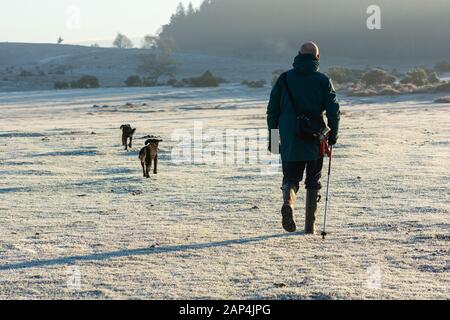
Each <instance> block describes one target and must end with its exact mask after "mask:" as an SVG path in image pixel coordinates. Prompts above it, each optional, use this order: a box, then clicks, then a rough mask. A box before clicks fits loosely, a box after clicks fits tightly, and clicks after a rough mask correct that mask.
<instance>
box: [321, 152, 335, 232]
mask: <svg viewBox="0 0 450 320" xmlns="http://www.w3.org/2000/svg"><path fill="white" fill-rule="evenodd" d="M329 158H330V162H329V164H328V182H327V193H326V198H325V214H324V216H323V231H322V239H324V240H325V237H326V235H327V233H326V231H325V230H326V225H327V209H328V192H329V190H330V176H331V160H332V159H333V146H330V155H329Z"/></svg>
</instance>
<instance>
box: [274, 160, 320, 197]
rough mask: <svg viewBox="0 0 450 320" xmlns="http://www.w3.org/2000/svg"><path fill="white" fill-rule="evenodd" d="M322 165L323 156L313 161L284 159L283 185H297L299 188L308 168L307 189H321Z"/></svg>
mask: <svg viewBox="0 0 450 320" xmlns="http://www.w3.org/2000/svg"><path fill="white" fill-rule="evenodd" d="M322 167H323V158H320V159H319V160H313V161H283V186H285V185H288V186H295V187H296V188H297V190H298V189H299V188H300V181H302V180H303V173H304V172H305V169H306V180H305V185H306V189H311V190H320V189H321V188H322V185H321V184H320V181H319V180H320V178H321V177H322Z"/></svg>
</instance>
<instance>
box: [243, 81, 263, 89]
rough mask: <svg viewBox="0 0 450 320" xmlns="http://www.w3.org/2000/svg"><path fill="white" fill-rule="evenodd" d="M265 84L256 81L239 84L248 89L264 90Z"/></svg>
mask: <svg viewBox="0 0 450 320" xmlns="http://www.w3.org/2000/svg"><path fill="white" fill-rule="evenodd" d="M266 84H267V81H266V80H257V81H247V80H244V81H242V82H241V85H243V86H247V87H249V88H264V86H265V85H266Z"/></svg>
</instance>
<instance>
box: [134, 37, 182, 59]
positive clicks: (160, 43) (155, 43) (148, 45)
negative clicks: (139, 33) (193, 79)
mask: <svg viewBox="0 0 450 320" xmlns="http://www.w3.org/2000/svg"><path fill="white" fill-rule="evenodd" d="M142 49H153V50H157V51H159V53H160V54H164V55H168V56H170V55H171V54H172V52H173V51H174V50H175V49H176V44H175V40H174V39H173V38H164V37H159V36H152V35H146V36H145V37H144V40H143V41H142Z"/></svg>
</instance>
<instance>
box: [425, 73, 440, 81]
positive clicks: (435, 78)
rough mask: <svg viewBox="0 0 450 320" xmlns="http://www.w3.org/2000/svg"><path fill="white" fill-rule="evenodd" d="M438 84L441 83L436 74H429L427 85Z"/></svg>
mask: <svg viewBox="0 0 450 320" xmlns="http://www.w3.org/2000/svg"><path fill="white" fill-rule="evenodd" d="M439 82H441V80H440V79H439V77H438V75H437V73H436V72H431V73H430V74H429V75H428V83H431V84H436V83H439Z"/></svg>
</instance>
